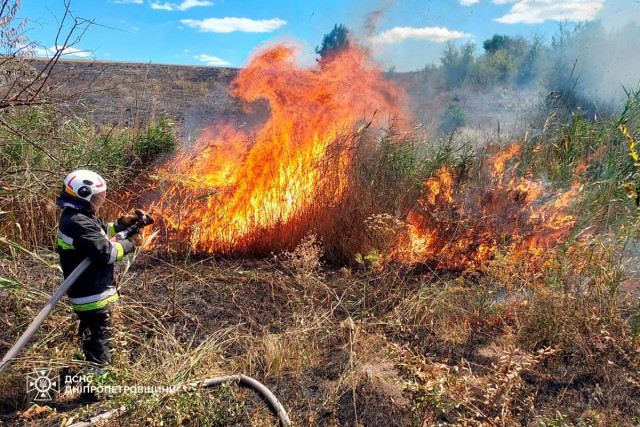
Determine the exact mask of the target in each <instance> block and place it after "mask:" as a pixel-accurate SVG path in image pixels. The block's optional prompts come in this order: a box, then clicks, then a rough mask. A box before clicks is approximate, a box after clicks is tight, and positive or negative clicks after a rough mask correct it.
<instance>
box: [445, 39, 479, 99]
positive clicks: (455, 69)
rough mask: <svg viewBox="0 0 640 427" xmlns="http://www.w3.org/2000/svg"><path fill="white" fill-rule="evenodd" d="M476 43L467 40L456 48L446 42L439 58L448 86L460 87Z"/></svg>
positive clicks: (471, 60)
mask: <svg viewBox="0 0 640 427" xmlns="http://www.w3.org/2000/svg"><path fill="white" fill-rule="evenodd" d="M475 50H476V45H475V44H474V43H473V42H468V43H465V44H463V45H462V46H460V48H459V49H458V48H456V46H455V45H454V44H453V43H451V42H448V43H447V46H446V47H445V49H444V52H443V53H442V57H441V58H440V60H441V61H442V67H443V68H444V72H445V82H446V85H447V87H448V88H453V87H460V86H462V83H464V80H465V79H466V77H467V73H468V71H469V67H470V66H471V64H473V59H474V58H473V54H474V53H475Z"/></svg>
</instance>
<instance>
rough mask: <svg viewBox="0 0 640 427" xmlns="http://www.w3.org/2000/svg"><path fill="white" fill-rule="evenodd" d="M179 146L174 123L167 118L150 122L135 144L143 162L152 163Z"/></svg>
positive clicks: (135, 149) (137, 153)
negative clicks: (174, 133) (174, 131)
mask: <svg viewBox="0 0 640 427" xmlns="http://www.w3.org/2000/svg"><path fill="white" fill-rule="evenodd" d="M177 146H178V141H177V140H176V137H175V136H174V135H173V124H172V123H171V122H170V121H168V120H166V119H163V120H161V121H159V122H158V123H154V124H150V125H149V127H147V129H146V131H144V132H142V133H140V134H139V135H138V136H137V137H136V139H135V142H134V144H133V147H134V152H135V154H136V156H138V158H139V159H140V160H141V161H142V162H143V163H151V162H153V161H154V160H157V159H158V158H160V157H161V156H163V155H164V154H168V153H171V152H173V151H174V150H175V149H176V147H177Z"/></svg>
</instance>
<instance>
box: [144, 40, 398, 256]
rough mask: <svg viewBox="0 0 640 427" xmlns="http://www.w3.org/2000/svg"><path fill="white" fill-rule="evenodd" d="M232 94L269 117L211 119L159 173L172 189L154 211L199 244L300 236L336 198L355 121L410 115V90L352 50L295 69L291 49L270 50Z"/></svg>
mask: <svg viewBox="0 0 640 427" xmlns="http://www.w3.org/2000/svg"><path fill="white" fill-rule="evenodd" d="M232 95H233V96H235V97H237V98H238V99H240V100H242V101H244V102H247V103H249V102H254V101H259V100H266V101H267V102H268V105H269V108H270V116H269V118H268V119H267V120H266V121H265V123H264V124H263V125H262V126H261V127H260V128H259V129H257V130H255V131H244V130H237V129H235V128H234V127H233V126H230V125H224V124H220V123H217V124H215V125H214V126H211V127H210V128H209V129H208V130H207V132H205V133H204V134H203V136H202V137H201V138H200V139H199V141H198V142H197V143H196V145H195V146H194V147H193V148H192V149H190V150H186V149H185V150H184V151H182V152H181V153H180V154H179V155H178V156H177V157H176V158H174V159H173V160H172V161H171V162H170V163H169V164H167V165H166V166H165V167H164V168H163V169H162V170H161V173H160V175H162V176H164V177H165V178H166V180H167V182H169V187H168V188H165V189H163V190H164V192H163V198H162V200H161V201H160V202H158V203H157V204H156V205H155V206H154V208H155V210H156V211H160V212H161V214H162V217H163V218H164V219H165V221H166V224H167V226H168V227H169V229H170V230H169V232H170V233H171V234H172V235H173V236H174V238H175V237H178V238H181V239H183V240H186V241H188V242H189V244H190V245H191V247H192V248H194V249H196V250H200V251H207V252H236V251H238V250H240V251H242V250H245V249H246V250H249V249H250V248H256V247H258V246H260V247H264V248H265V249H267V250H275V249H277V246H278V245H279V244H278V243H277V242H278V241H280V242H282V244H281V246H282V245H286V243H290V242H293V241H295V239H298V238H299V237H302V234H301V233H304V232H305V231H306V230H305V229H306V228H308V226H307V225H305V224H304V222H305V221H306V222H307V223H308V222H309V221H311V219H310V217H312V216H314V215H318V213H319V212H321V211H322V210H321V209H320V207H323V208H324V210H325V211H326V210H327V209H329V208H331V206H335V205H336V204H337V203H338V202H339V200H340V199H341V197H342V194H343V191H344V188H345V186H346V185H347V172H346V171H347V169H348V167H349V165H350V163H351V156H352V154H351V153H352V151H353V150H352V148H353V146H354V144H355V143H356V142H357V141H356V140H355V139H354V132H353V131H354V128H355V126H356V125H358V124H359V128H358V130H357V132H355V135H357V134H358V133H360V132H362V131H363V130H364V129H366V128H368V127H369V126H371V125H372V124H374V125H382V124H384V120H386V119H387V118H388V117H392V116H403V117H408V115H407V112H406V111H407V109H406V107H405V106H406V105H407V97H406V94H405V93H404V92H403V91H402V90H401V89H399V88H398V87H397V86H395V85H394V84H391V83H389V82H387V81H385V80H384V78H383V76H382V73H381V72H380V71H379V69H378V68H377V67H376V66H375V64H373V63H372V62H370V60H369V59H368V58H367V55H366V53H365V52H364V51H362V50H360V49H357V48H351V49H348V50H346V51H343V52H342V53H340V54H337V55H333V56H332V58H331V59H330V60H329V61H325V62H323V64H322V67H321V69H319V70H315V69H305V68H301V67H299V66H298V65H297V64H296V61H295V59H294V50H293V48H291V47H288V46H276V47H272V48H268V49H266V50H263V51H261V52H259V53H258V54H257V55H255V57H254V58H253V59H252V61H251V62H250V64H249V65H248V66H247V67H246V68H244V69H243V70H241V71H240V72H239V74H238V76H237V78H236V79H235V80H234V81H233V83H232ZM363 123H364V124H363ZM328 177H331V178H332V179H326V178H328Z"/></svg>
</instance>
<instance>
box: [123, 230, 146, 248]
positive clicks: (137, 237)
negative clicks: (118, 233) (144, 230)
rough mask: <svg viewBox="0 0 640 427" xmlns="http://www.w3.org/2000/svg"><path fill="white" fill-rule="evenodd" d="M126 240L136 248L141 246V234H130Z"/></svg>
mask: <svg viewBox="0 0 640 427" xmlns="http://www.w3.org/2000/svg"><path fill="white" fill-rule="evenodd" d="M127 239H128V240H129V241H130V242H131V243H133V244H134V245H136V248H139V247H140V246H142V242H143V239H142V234H140V233H136V234H131V235H130V236H129V237H127Z"/></svg>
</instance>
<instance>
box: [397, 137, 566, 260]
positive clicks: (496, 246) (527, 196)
mask: <svg viewBox="0 0 640 427" xmlns="http://www.w3.org/2000/svg"><path fill="white" fill-rule="evenodd" d="M520 152H521V147H520V146H519V145H513V146H511V147H507V148H506V149H505V150H504V151H503V152H501V153H498V154H496V155H494V156H493V160H492V162H491V167H490V170H492V173H491V174H490V175H489V176H488V177H486V178H485V179H484V180H483V179H482V178H478V179H475V180H472V181H471V182H470V183H469V184H460V185H456V186H452V182H454V181H455V180H456V178H455V177H454V176H453V174H452V173H451V172H450V171H448V170H447V169H446V168H441V169H440V170H439V171H438V172H437V173H436V174H435V175H434V176H433V177H432V178H430V179H429V180H427V182H426V183H425V185H424V193H423V195H422V197H421V198H420V199H419V201H418V203H417V207H415V208H413V209H412V210H411V211H410V212H409V214H408V215H407V217H406V222H407V223H408V227H407V229H406V232H407V239H406V241H405V242H403V243H401V244H400V245H399V246H398V248H396V251H395V253H394V254H393V256H394V257H396V258H397V259H399V260H401V261H402V262H406V263H410V264H413V263H417V262H421V263H429V264H433V265H435V266H436V267H438V268H467V267H477V266H479V265H480V264H481V263H482V262H484V261H486V260H488V259H491V258H492V257H493V256H494V255H495V253H496V252H497V251H499V250H500V249H501V248H503V249H509V250H520V251H530V252H531V253H533V254H535V253H538V254H540V253H542V252H543V251H544V250H545V249H549V248H551V247H553V246H556V245H557V244H558V243H559V242H560V241H562V239H564V238H566V237H567V236H568V234H569V231H570V230H571V229H572V227H573V226H574V225H575V220H576V219H575V217H574V216H572V215H568V214H566V211H567V209H568V207H569V205H570V203H571V201H572V200H574V199H575V197H576V195H577V192H578V188H577V185H574V187H573V188H572V189H571V190H569V191H567V192H565V193H560V194H558V195H554V194H552V192H550V191H547V190H546V189H545V187H544V185H543V184H542V183H541V182H536V181H531V180H528V179H517V178H516V173H515V169H516V166H517V164H518V160H517V158H516V156H517V155H518V154H519V153H520ZM508 166H509V167H508ZM508 170H510V171H511V172H510V173H509V174H507V171H508ZM505 181H508V183H505ZM545 195H546V196H548V197H547V199H549V200H553V201H552V202H546V203H545V202H543V201H542V199H543V196H545Z"/></svg>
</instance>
